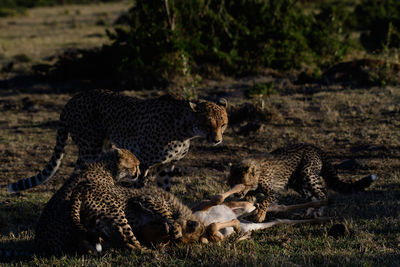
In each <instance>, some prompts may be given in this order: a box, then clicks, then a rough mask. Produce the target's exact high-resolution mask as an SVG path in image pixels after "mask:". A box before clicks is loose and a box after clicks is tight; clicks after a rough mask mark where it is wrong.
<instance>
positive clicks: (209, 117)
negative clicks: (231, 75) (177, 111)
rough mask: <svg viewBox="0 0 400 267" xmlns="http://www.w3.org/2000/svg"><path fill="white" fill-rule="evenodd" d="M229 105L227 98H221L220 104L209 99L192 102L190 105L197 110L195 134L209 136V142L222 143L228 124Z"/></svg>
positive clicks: (194, 125) (194, 126)
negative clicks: (227, 110) (227, 112)
mask: <svg viewBox="0 0 400 267" xmlns="http://www.w3.org/2000/svg"><path fill="white" fill-rule="evenodd" d="M227 105H228V102H227V101H226V99H222V100H220V102H219V103H218V104H216V103H212V102H208V101H201V102H199V103H197V104H195V103H193V102H190V107H191V109H192V110H193V111H194V112H195V123H194V124H193V132H194V134H195V135H196V136H200V137H204V138H207V140H208V142H210V143H212V144H214V145H218V144H220V143H221V142H222V139H223V138H222V135H223V133H224V131H225V130H226V127H227V126H228V115H227V114H226V107H227Z"/></svg>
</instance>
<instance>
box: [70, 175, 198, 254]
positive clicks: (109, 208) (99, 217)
mask: <svg viewBox="0 0 400 267" xmlns="http://www.w3.org/2000/svg"><path fill="white" fill-rule="evenodd" d="M76 189H77V190H76V191H75V192H74V194H73V197H72V205H71V208H72V209H71V216H72V221H73V223H74V227H75V229H78V231H79V232H80V233H81V234H80V235H81V236H87V237H86V238H85V240H86V241H87V243H86V247H87V248H88V250H93V248H96V251H98V252H99V251H100V249H99V248H102V245H101V244H100V243H96V244H94V243H93V242H95V241H98V240H100V238H101V240H102V243H103V244H105V246H106V247H112V248H121V247H122V248H126V249H130V250H134V249H146V248H144V247H143V246H142V243H143V244H145V245H147V244H163V243H169V242H170V241H171V242H175V243H193V242H196V241H198V240H199V239H200V237H201V236H202V235H203V233H204V232H205V228H204V225H203V223H202V222H201V221H199V219H198V218H196V217H195V216H194V215H193V213H192V211H191V210H190V209H189V208H188V207H187V206H186V205H184V204H183V203H182V202H181V201H180V200H179V199H178V198H176V197H175V196H174V195H172V194H171V193H169V192H167V191H165V190H163V189H162V188H160V187H156V186H144V187H142V188H127V187H122V186H119V185H113V184H110V183H105V184H99V183H91V181H89V182H83V183H80V184H79V186H78V187H76ZM90 242H91V243H90ZM88 243H90V244H88Z"/></svg>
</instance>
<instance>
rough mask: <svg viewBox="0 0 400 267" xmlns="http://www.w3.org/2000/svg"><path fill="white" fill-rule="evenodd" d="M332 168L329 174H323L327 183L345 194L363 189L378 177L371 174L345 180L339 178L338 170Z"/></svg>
mask: <svg viewBox="0 0 400 267" xmlns="http://www.w3.org/2000/svg"><path fill="white" fill-rule="evenodd" d="M331 169H332V170H329V171H328V173H327V175H322V176H323V177H324V178H325V182H326V184H327V185H328V187H329V188H331V189H333V190H335V191H337V192H340V193H344V194H351V193H354V192H360V191H363V190H364V189H365V188H367V187H369V186H370V185H371V184H372V183H373V182H375V181H376V180H377V179H378V177H377V176H376V175H375V174H370V175H368V176H366V177H363V178H361V179H360V180H358V181H355V182H344V181H341V180H340V179H339V177H338V176H337V173H336V170H335V171H333V167H331Z"/></svg>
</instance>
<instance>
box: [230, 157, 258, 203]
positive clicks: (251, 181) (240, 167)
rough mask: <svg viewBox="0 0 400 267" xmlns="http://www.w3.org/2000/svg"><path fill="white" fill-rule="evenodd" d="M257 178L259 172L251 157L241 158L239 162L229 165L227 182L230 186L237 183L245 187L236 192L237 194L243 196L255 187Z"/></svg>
mask: <svg viewBox="0 0 400 267" xmlns="http://www.w3.org/2000/svg"><path fill="white" fill-rule="evenodd" d="M258 178H259V173H258V165H257V164H256V162H255V161H253V160H251V159H249V160H242V161H241V162H239V163H237V164H234V165H232V166H231V170H230V174H229V176H228V183H229V185H230V186H231V187H233V186H235V185H237V184H243V185H244V186H245V189H244V190H243V191H242V192H240V193H238V196H239V197H240V198H243V197H244V196H246V194H247V193H248V192H249V191H251V190H255V189H256V188H257V186H258Z"/></svg>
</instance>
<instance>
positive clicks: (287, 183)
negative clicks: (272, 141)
mask: <svg viewBox="0 0 400 267" xmlns="http://www.w3.org/2000/svg"><path fill="white" fill-rule="evenodd" d="M376 179H377V177H376V176H375V175H373V174H372V175H369V176H367V177H364V178H362V179H360V180H358V181H356V182H354V183H346V182H343V181H341V180H339V178H338V175H337V172H336V169H335V168H334V167H333V166H332V164H331V163H330V161H329V159H328V157H327V156H326V154H325V153H324V152H323V151H322V150H321V149H319V148H318V147H315V146H313V145H310V144H295V145H289V146H287V147H283V148H279V149H276V150H274V151H273V152H271V153H269V154H266V155H263V156H262V157H256V158H248V159H244V160H242V161H241V162H240V163H238V164H235V165H233V166H232V167H231V170H230V174H229V176H228V183H229V184H230V185H231V186H235V185H238V184H243V185H244V187H243V190H241V192H240V193H238V195H239V196H240V197H241V198H243V197H245V196H246V198H251V197H254V196H255V195H256V194H257V193H263V194H264V199H263V200H262V201H261V203H257V204H256V207H257V209H256V210H255V212H254V219H255V221H256V222H261V221H264V219H265V217H266V212H267V209H268V207H269V206H270V205H271V204H274V203H275V202H276V199H277V196H278V195H279V193H280V192H282V191H283V190H284V189H287V188H292V189H294V190H295V191H296V192H298V193H299V194H300V195H301V196H302V197H304V198H306V199H308V200H313V201H314V200H315V201H320V200H326V199H327V187H329V188H331V189H333V190H335V191H338V192H342V193H352V192H356V191H362V190H364V189H365V188H367V187H368V186H370V185H371V184H372V182H374V181H375V180H376ZM322 211H323V207H321V208H319V209H318V210H311V209H310V210H309V211H308V212H309V213H310V212H312V214H313V215H314V216H321V215H322Z"/></svg>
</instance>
